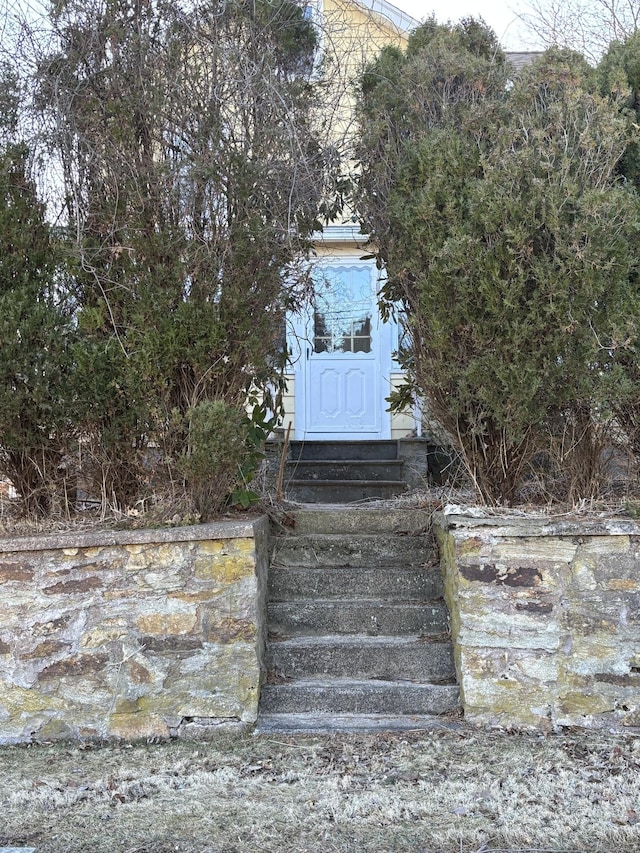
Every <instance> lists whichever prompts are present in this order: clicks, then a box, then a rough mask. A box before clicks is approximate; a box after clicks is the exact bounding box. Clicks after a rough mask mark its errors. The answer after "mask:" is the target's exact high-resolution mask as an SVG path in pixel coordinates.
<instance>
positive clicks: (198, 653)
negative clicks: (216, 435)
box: [0, 520, 268, 743]
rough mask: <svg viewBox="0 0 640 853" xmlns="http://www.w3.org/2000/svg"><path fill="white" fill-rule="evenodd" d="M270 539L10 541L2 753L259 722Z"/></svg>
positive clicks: (211, 528)
mask: <svg viewBox="0 0 640 853" xmlns="http://www.w3.org/2000/svg"><path fill="white" fill-rule="evenodd" d="M203 531H206V532H207V535H209V536H211V535H212V534H213V533H214V532H215V533H216V534H219V538H218V539H215V538H214V539H211V540H207V538H206V536H203ZM267 532H268V525H267V523H266V520H265V521H264V522H256V523H251V524H246V523H242V524H238V523H230V524H228V525H206V526H203V527H198V528H194V529H193V530H192V529H189V528H179V529H178V530H168V529H167V530H158V531H133V532H131V533H129V532H126V533H125V532H123V531H113V532H109V533H107V534H105V533H104V532H101V533H96V534H82V535H80V536H78V537H77V538H76V537H75V536H74V537H72V536H71V535H69V534H65V535H64V536H58V537H45V538H43V539H40V538H37V537H28V538H25V539H16V540H11V548H12V549H13V548H14V546H15V549H16V550H15V553H13V552H12V551H11V550H8V549H7V548H6V547H5V550H4V552H3V553H2V554H0V582H7V583H10V588H9V587H7V596H5V599H6V600H5V603H4V605H3V616H2V640H0V661H1V662H2V667H3V669H2V679H4V681H1V680H0V742H2V743H8V742H11V743H13V742H16V741H28V740H30V739H32V738H36V739H40V740H54V739H59V738H61V737H64V738H66V737H76V738H77V737H123V738H127V739H134V738H135V739H137V738H148V737H167V736H168V735H169V733H170V730H171V731H172V732H173V735H174V736H175V735H176V734H178V733H180V732H182V731H183V730H185V725H183V716H184V717H185V718H186V717H188V718H189V719H194V718H195V719H203V720H206V721H208V722H210V723H211V724H214V723H215V720H216V719H220V720H222V721H228V720H229V719H234V720H236V721H238V720H240V719H243V720H245V721H247V720H253V719H255V716H256V713H257V697H258V689H259V684H260V666H259V654H260V647H259V643H258V640H257V638H258V636H259V634H260V632H261V631H264V628H262V627H261V624H260V620H261V619H262V618H263V617H262V614H261V610H260V608H261V607H262V602H263V601H264V589H265V588H266V578H265V577H264V574H265V573H266V566H267V562H268V540H267ZM194 534H195V535H194ZM129 535H131V536H132V541H127V537H128V536H129ZM174 536H175V537H176V540H175V541H172V538H171V537H174ZM155 537H157V541H155V542H154V538H155ZM254 538H255V542H254ZM43 544H44V546H45V547H43ZM198 561H200V562H198ZM36 579H37V581H38V582H37V583H35V582H34V581H35V580H36ZM9 589H10V592H9ZM9 656H11V657H9ZM181 709H184V710H185V714H184V715H182V713H181ZM187 710H190V713H186V711H187ZM171 720H173V723H171V725H170V723H169V722H167V721H171Z"/></svg>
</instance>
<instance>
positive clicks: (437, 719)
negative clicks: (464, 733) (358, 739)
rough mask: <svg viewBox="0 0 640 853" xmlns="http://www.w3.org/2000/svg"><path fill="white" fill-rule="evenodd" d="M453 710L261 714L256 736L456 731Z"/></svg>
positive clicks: (457, 722)
mask: <svg viewBox="0 0 640 853" xmlns="http://www.w3.org/2000/svg"><path fill="white" fill-rule="evenodd" d="M459 718H460V714H459V711H458V710H457V709H453V710H452V711H448V712H447V713H446V714H445V715H444V716H438V715H435V714H335V713H333V714H317V713H315V714H309V713H304V714H277V713H276V714H274V713H269V714H263V713H260V715H259V716H258V722H257V724H256V727H255V733H256V734H259V735H261V734H292V735H293V734H305V733H308V734H332V733H335V732H354V733H362V734H366V733H374V732H421V731H435V730H441V729H457V728H459V727H460V721H459Z"/></svg>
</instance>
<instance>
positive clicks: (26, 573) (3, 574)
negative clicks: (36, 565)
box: [0, 563, 33, 583]
mask: <svg viewBox="0 0 640 853" xmlns="http://www.w3.org/2000/svg"><path fill="white" fill-rule="evenodd" d="M32 580H33V569H31V568H29V567H28V566H25V565H24V564H23V563H2V564H0V583H9V581H19V582H20V583H30V582H31V581H32Z"/></svg>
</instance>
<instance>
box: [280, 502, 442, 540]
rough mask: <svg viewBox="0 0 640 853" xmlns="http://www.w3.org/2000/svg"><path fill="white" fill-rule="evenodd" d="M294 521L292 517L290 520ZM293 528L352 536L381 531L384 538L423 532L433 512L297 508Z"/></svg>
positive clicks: (299, 530)
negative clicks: (396, 534) (398, 534)
mask: <svg viewBox="0 0 640 853" xmlns="http://www.w3.org/2000/svg"><path fill="white" fill-rule="evenodd" d="M290 520H291V519H290ZM293 521H294V525H295V526H294V528H293V530H294V531H295V532H296V533H297V534H298V535H300V534H307V533H349V534H351V535H352V536H353V535H354V534H355V535H362V534H363V533H365V534H366V533H377V534H380V533H381V531H382V532H383V535H384V536H385V537H390V536H393V535H394V534H395V533H402V534H407V533H410V534H416V535H418V534H421V533H425V532H426V531H427V530H428V529H429V525H430V523H431V521H430V513H429V512H427V511H425V510H421V509H412V508H407V509H401V510H398V509H391V508H390V507H385V508H384V509H368V508H366V507H358V510H357V512H353V511H351V512H349V510H348V509H347V508H339V509H334V508H331V509H329V508H322V509H319V508H318V509H315V508H314V509H297V510H296V511H295V513H294V514H293Z"/></svg>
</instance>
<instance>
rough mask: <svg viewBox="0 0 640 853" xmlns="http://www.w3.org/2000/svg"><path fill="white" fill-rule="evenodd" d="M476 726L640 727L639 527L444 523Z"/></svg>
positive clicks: (439, 523) (466, 698)
mask: <svg viewBox="0 0 640 853" xmlns="http://www.w3.org/2000/svg"><path fill="white" fill-rule="evenodd" d="M436 532H437V536H438V539H439V544H440V553H441V560H442V567H443V571H444V576H445V590H446V592H445V594H446V599H447V604H448V606H449V610H450V616H451V628H452V635H453V641H454V651H455V661H456V669H457V673H458V680H459V684H460V691H461V697H462V703H463V707H464V713H465V718H466V719H467V720H468V721H469V722H473V723H479V724H483V725H494V726H495V725H497V726H504V727H513V728H525V729H526V728H534V729H538V730H543V731H550V730H557V729H559V728H562V727H564V726H581V727H588V728H598V727H605V726H606V727H607V728H614V729H624V728H627V729H628V727H637V726H640V527H639V526H638V525H637V524H635V522H633V521H632V520H630V519H610V520H606V519H601V518H598V519H594V518H592V517H588V516H586V517H584V518H581V517H580V516H576V517H575V518H573V519H566V518H563V519H562V520H555V521H554V520H553V519H551V518H544V517H543V518H533V517H527V516H513V517H506V516H505V517H503V516H491V515H486V516H484V517H483V516H482V515H480V514H478V515H475V514H471V513H467V514H465V510H464V509H460V508H456V507H451V508H449V509H448V510H446V511H445V512H444V513H442V514H439V515H438V516H437V518H436Z"/></svg>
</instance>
